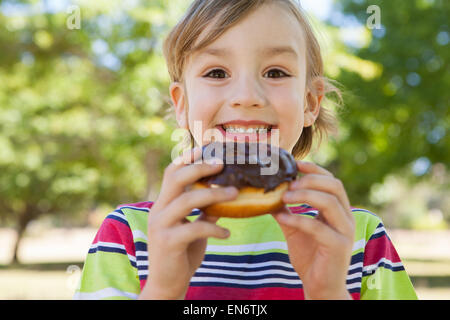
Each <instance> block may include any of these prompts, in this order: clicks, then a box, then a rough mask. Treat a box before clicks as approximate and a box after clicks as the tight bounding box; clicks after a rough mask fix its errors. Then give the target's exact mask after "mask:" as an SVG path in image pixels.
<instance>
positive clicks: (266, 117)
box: [170, 4, 320, 152]
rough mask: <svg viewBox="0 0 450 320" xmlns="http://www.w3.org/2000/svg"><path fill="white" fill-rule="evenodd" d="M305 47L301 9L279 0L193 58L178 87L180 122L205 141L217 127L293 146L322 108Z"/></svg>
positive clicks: (175, 87)
mask: <svg viewBox="0 0 450 320" xmlns="http://www.w3.org/2000/svg"><path fill="white" fill-rule="evenodd" d="M206 31H207V30H206ZM204 32H205V31H204ZM199 38H200V39H199V40H201V39H202V35H200V37H199ZM305 52H306V50H305V41H304V36H303V32H302V30H301V28H300V24H299V22H298V21H297V20H296V18H295V17H294V16H293V15H292V14H290V13H289V12H288V11H287V10H285V9H284V8H281V7H280V6H277V5H273V4H272V5H264V6H262V7H260V8H259V9H258V10H256V11H255V12H253V13H252V14H250V15H249V16H248V17H246V18H245V19H243V20H242V21H241V22H239V23H238V24H237V25H235V26H234V27H232V28H230V29H228V30H227V32H226V33H224V34H223V35H222V36H220V37H219V38H218V39H217V40H215V41H214V42H213V43H211V44H210V45H209V46H208V47H206V48H204V49H202V50H200V51H197V52H195V53H193V54H192V55H191V56H190V57H189V59H188V61H187V63H186V67H185V77H184V81H185V82H184V83H178V82H174V83H172V84H171V87H170V93H171V97H172V101H173V103H174V106H175V111H176V115H177V121H178V124H179V126H180V127H182V128H186V129H189V130H190V131H191V133H192V134H193V136H194V139H195V140H196V143H197V144H199V145H204V144H206V143H208V142H209V141H210V140H209V139H210V136H211V135H210V134H209V135H208V134H205V132H206V131H207V130H209V129H217V131H215V132H214V133H219V134H222V135H224V136H226V138H227V139H229V138H231V139H233V138H237V139H238V141H239V140H241V141H242V140H244V139H249V140H250V141H255V140H257V139H259V140H264V137H266V136H268V137H270V136H271V133H272V136H271V137H272V138H271V141H270V142H271V143H274V144H277V145H279V146H280V147H282V148H283V149H285V150H287V151H289V152H291V151H292V148H293V147H294V145H295V143H296V142H297V140H298V139H299V137H300V135H301V133H302V130H303V127H307V126H310V125H312V124H313V123H314V121H315V119H316V118H317V115H318V112H319V106H320V97H313V96H312V94H311V93H310V92H309V91H307V90H306V83H305V82H306V54H305ZM308 95H309V96H308ZM311 97H312V99H311ZM306 99H308V100H309V101H310V105H309V107H307V103H306ZM311 101H313V103H312V104H311ZM314 102H315V103H314ZM273 129H278V130H279V131H278V133H279V141H273V140H274V139H276V138H277V136H276V135H275V133H276V132H277V131H272V130H273ZM266 131H267V134H266V133H265V132H266ZM208 132H209V133H211V130H209V131H208Z"/></svg>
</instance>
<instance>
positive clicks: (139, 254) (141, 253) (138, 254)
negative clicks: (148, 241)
mask: <svg viewBox="0 0 450 320" xmlns="http://www.w3.org/2000/svg"><path fill="white" fill-rule="evenodd" d="M136 257H148V251H136Z"/></svg>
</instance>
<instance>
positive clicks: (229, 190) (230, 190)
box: [225, 187, 238, 195]
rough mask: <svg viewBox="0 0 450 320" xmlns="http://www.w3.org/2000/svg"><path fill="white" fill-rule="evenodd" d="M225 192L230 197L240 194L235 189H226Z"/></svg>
mask: <svg viewBox="0 0 450 320" xmlns="http://www.w3.org/2000/svg"><path fill="white" fill-rule="evenodd" d="M225 192H226V193H228V194H230V195H235V194H236V193H237V192H238V190H237V189H236V188H235V187H226V188H225Z"/></svg>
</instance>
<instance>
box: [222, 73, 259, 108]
mask: <svg viewBox="0 0 450 320" xmlns="http://www.w3.org/2000/svg"><path fill="white" fill-rule="evenodd" d="M231 92H232V95H231V99H230V105H231V106H232V107H263V106H264V104H265V101H266V99H265V97H264V90H263V88H262V87H261V84H260V82H259V81H258V79H255V77H252V76H249V75H243V76H241V77H240V79H239V80H238V81H236V83H235V85H234V88H233V90H232V91H231Z"/></svg>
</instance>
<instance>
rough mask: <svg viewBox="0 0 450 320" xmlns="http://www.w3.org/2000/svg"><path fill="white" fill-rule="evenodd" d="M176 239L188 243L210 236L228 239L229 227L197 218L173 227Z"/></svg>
mask: <svg viewBox="0 0 450 320" xmlns="http://www.w3.org/2000/svg"><path fill="white" fill-rule="evenodd" d="M173 234H174V237H175V239H174V241H179V242H182V243H185V244H186V245H188V244H189V243H191V242H193V241H195V240H199V239H205V238H209V237H213V238H219V239H226V238H228V237H229V235H230V231H229V230H228V229H225V228H222V227H220V226H218V225H216V224H214V223H212V222H208V221H204V220H196V221H194V222H192V223H187V224H183V225H180V226H177V227H175V228H174V229H173Z"/></svg>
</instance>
